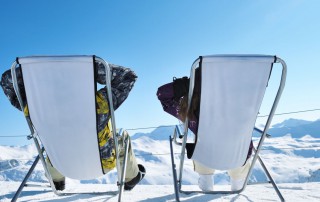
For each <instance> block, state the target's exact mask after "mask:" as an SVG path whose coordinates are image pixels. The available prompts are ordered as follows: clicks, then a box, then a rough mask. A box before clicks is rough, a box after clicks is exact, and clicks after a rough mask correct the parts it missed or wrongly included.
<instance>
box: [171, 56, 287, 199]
mask: <svg viewBox="0 0 320 202" xmlns="http://www.w3.org/2000/svg"><path fill="white" fill-rule="evenodd" d="M230 56H232V55H230ZM235 56H237V55H235ZM206 57H210V56H206ZM199 62H200V58H198V59H196V60H195V61H194V62H193V64H192V66H191V73H190V85H189V94H188V109H189V107H190V102H191V97H192V94H193V88H194V74H195V69H196V68H197V67H198V64H199ZM274 63H281V65H282V73H281V80H280V83H279V87H278V91H277V94H276V96H275V99H274V102H273V104H272V107H271V111H270V113H269V116H268V119H267V121H266V125H265V127H264V129H263V130H260V129H257V128H254V130H256V131H258V132H260V133H261V137H260V141H259V144H258V146H257V149H256V148H254V151H255V155H254V157H253V159H252V163H251V166H250V168H249V171H248V174H247V176H246V178H245V183H244V185H243V187H242V188H241V189H240V190H237V191H209V192H205V191H183V190H182V189H181V186H182V173H183V164H184V158H185V147H186V142H187V134H188V118H186V120H185V123H184V132H183V139H182V143H178V142H177V140H176V137H177V135H176V133H177V132H178V133H180V130H179V128H178V126H176V129H175V131H174V136H173V138H171V137H170V144H172V141H174V142H175V144H177V145H180V146H182V148H181V156H180V166H179V176H178V177H177V176H176V174H175V172H176V170H175V169H176V168H175V164H174V158H173V149H171V155H172V157H171V160H172V166H173V177H174V180H175V181H176V182H174V186H175V192H176V193H175V194H176V198H177V201H179V192H180V193H185V194H190V193H205V194H239V193H241V192H242V191H244V190H245V188H246V186H247V183H248V181H249V176H250V175H251V172H252V169H253V166H254V165H255V163H256V161H257V160H259V162H260V164H261V165H262V167H263V169H264V171H265V173H266V175H267V176H268V178H269V180H270V182H271V183H272V185H273V187H274V189H275V191H276V193H277V195H278V196H279V198H280V200H281V201H285V199H284V197H283V196H282V194H281V192H280V190H279V188H278V187H277V185H276V183H275V181H274V180H273V178H272V177H271V175H270V173H269V172H268V170H267V168H266V166H265V165H264V163H263V161H262V159H261V158H260V156H259V152H260V150H261V146H262V143H263V141H264V139H265V138H266V137H269V136H270V135H269V134H267V130H268V129H269V127H270V124H271V121H272V118H273V116H274V113H275V110H276V108H277V105H278V103H279V100H280V97H281V94H282V91H283V89H284V86H285V82H286V76H287V65H286V63H285V62H284V61H283V60H282V59H281V58H279V57H276V56H275V62H274ZM179 136H180V134H179ZM176 186H178V189H177V188H176Z"/></svg>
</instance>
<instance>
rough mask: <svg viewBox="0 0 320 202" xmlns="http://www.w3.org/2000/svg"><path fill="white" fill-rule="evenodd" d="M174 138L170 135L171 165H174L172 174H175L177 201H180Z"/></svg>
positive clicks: (174, 182)
mask: <svg viewBox="0 0 320 202" xmlns="http://www.w3.org/2000/svg"><path fill="white" fill-rule="evenodd" d="M172 140H173V138H172V137H171V136H169V141H170V153H171V167H172V174H173V185H174V193H175V197H176V201H178V202H179V201H180V198H179V188H178V180H177V171H176V164H175V163H174V157H173V146H172Z"/></svg>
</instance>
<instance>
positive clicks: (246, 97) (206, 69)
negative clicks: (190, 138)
mask: <svg viewBox="0 0 320 202" xmlns="http://www.w3.org/2000/svg"><path fill="white" fill-rule="evenodd" d="M274 61H275V57H273V56H270V57H269V56H264V57H254V56H250V57H243V56H242V57H237V56H232V57H223V56H215V57H212V56H208V57H203V58H202V66H201V68H202V69H201V71H202V74H201V75H202V82H201V101H200V102H201V104H200V117H199V128H198V137H197V138H198V139H197V144H196V147H195V151H194V153H193V156H192V159H194V160H197V161H198V162H200V163H202V164H203V165H205V166H208V167H210V168H214V169H219V170H227V169H232V168H237V167H240V166H242V165H243V164H244V163H245V160H246V157H247V154H248V148H249V145H250V141H251V137H252V131H253V129H254V125H255V121H256V117H257V115H258V112H259V108H260V105H261V102H262V99H263V96H264V93H265V89H266V87H267V83H268V79H269V76H270V72H271V68H272V64H273V62H274Z"/></svg>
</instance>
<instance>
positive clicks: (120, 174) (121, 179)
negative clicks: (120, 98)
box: [11, 56, 128, 201]
mask: <svg viewBox="0 0 320 202" xmlns="http://www.w3.org/2000/svg"><path fill="white" fill-rule="evenodd" d="M34 57H37V56H34ZM94 58H95V61H94V62H96V61H97V62H101V63H102V64H103V65H104V67H105V72H106V84H105V85H106V87H107V89H108V90H107V94H108V101H109V111H110V114H111V125H112V133H113V138H114V142H115V153H116V159H117V161H116V167H117V173H118V183H117V185H118V191H106V192H76V193H65V192H60V191H57V190H56V188H55V186H54V183H53V179H52V177H51V175H50V172H49V170H48V167H47V165H46V162H45V158H44V156H43V149H42V148H41V146H40V145H41V144H40V142H41V141H40V138H39V136H38V135H37V132H36V130H35V129H34V127H33V124H32V122H31V120H30V118H28V117H25V118H26V121H27V123H28V126H29V129H30V131H31V138H32V139H33V140H34V143H35V145H36V148H37V150H38V154H39V155H38V156H37V157H36V159H35V161H34V163H33V165H32V166H31V168H30V169H29V171H28V173H27V175H26V176H25V178H24V180H23V181H22V183H21V185H20V187H19V189H18V190H17V192H16V193H15V195H14V197H13V199H12V200H11V201H16V200H17V199H18V197H19V195H20V193H21V192H22V189H23V187H25V186H28V185H27V184H26V182H27V180H28V178H29V177H30V175H31V173H32V172H33V170H34V167H35V166H36V165H37V163H38V161H39V160H41V163H42V165H43V167H44V170H45V173H46V176H47V178H48V181H49V183H50V187H51V189H52V191H53V192H54V193H55V194H56V195H58V196H66V195H73V194H109V195H117V194H119V197H118V201H121V194H122V191H123V185H124V174H125V171H126V159H127V153H128V142H127V140H126V143H125V155H124V158H125V163H124V164H123V169H122V172H120V170H121V167H120V163H119V161H118V159H119V151H118V148H119V143H118V137H119V136H120V135H118V134H117V132H116V124H115V115H114V108H113V100H112V93H111V74H110V71H111V69H110V66H109V64H108V63H107V62H106V61H104V60H103V59H102V58H100V57H97V56H94ZM16 67H17V62H16V61H14V62H13V64H12V66H11V75H12V82H13V87H14V91H15V93H16V95H17V98H18V101H19V104H20V107H21V110H22V112H23V109H24V107H25V106H24V105H23V102H22V97H21V94H20V91H19V87H18V81H17V76H16ZM21 71H22V69H21ZM120 132H121V133H120V134H122V130H121V131H120ZM119 182H120V183H119Z"/></svg>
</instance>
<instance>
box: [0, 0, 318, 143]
mask: <svg viewBox="0 0 320 202" xmlns="http://www.w3.org/2000/svg"><path fill="white" fill-rule="evenodd" d="M319 9H320V1H317V0H308V1H305V0H291V1H284V0H268V1H266V0H265V1H262V0H259V1H256V0H243V1H231V0H229V1H218V0H211V1H204V0H201V1H200V0H199V1H195V0H194V1H191V0H185V1H182V0H176V1H170V0H162V1H156V0H130V1H129V0H128V1H111V0H110V1H102V0H90V1H89V0H86V1H84V0H54V1H50V0H28V1H24V0H2V1H1V6H0V26H1V31H0V73H1V74H2V73H3V72H4V71H5V70H6V69H8V68H9V67H10V65H11V64H12V62H13V61H14V59H15V57H17V56H28V55H65V54H72V55H74V54H81V55H82V54H95V55H98V56H100V57H102V58H104V59H105V60H107V61H108V62H110V63H114V64H119V65H123V66H127V67H130V68H132V69H133V70H134V71H135V72H136V73H137V75H138V77H139V78H138V81H137V82H136V84H135V87H134V89H133V90H132V92H131V93H130V95H129V98H128V99H127V100H126V101H125V102H124V104H123V105H122V106H121V107H120V108H119V109H118V110H117V111H116V118H117V126H118V127H123V128H127V129H133V128H144V127H150V126H160V125H172V124H176V123H178V122H177V121H176V119H174V118H172V117H170V116H169V115H167V114H165V113H164V112H163V111H162V108H161V105H160V103H159V102H158V100H157V98H156V95H155V94H156V91H157V88H158V87H159V86H160V85H162V84H164V83H167V82H170V81H172V77H173V76H176V77H181V76H185V75H189V70H190V67H191V64H192V62H193V61H194V60H195V59H196V58H197V57H198V56H199V55H210V54H253V53H254V54H270V55H274V54H276V55H277V56H279V57H281V58H282V59H283V60H285V61H286V63H287V65H288V77H287V83H286V87H285V90H284V93H283V96H282V99H281V101H280V103H279V106H278V109H277V112H278V113H282V112H292V111H299V110H307V109H319V108H320V104H319V103H320V96H319V93H318V92H317V91H318V89H319V87H320V81H319V75H320V68H319V61H318V58H319V56H320V55H319V54H320V40H319V36H320V24H319V22H318V21H319V19H320V13H319ZM274 73H277V71H276V70H275V72H274ZM276 78H277V77H276ZM270 82H273V81H270ZM275 83H276V79H275ZM273 86H275V85H273V84H271V85H270V87H271V89H272V87H273ZM266 100H267V101H268V100H269V95H268V94H267V95H266ZM268 111H269V108H267V107H264V106H263V107H262V109H261V114H262V115H263V114H266V113H268ZM289 117H293V118H303V119H306V120H315V119H318V118H319V117H320V112H319V111H316V112H310V113H302V114H293V115H290V116H277V117H275V118H274V122H278V121H281V120H283V119H286V118H289ZM0 120H1V121H0V136H20V135H27V134H28V133H29V129H28V127H27V124H26V123H25V120H24V117H23V115H22V113H20V112H19V111H18V110H16V109H15V108H13V107H12V106H11V105H10V103H9V101H8V100H7V98H6V97H5V95H4V94H3V93H2V91H0ZM135 132H136V131H131V132H130V133H131V134H132V133H135ZM168 135H169V134H168ZM28 143H30V142H28V141H27V140H26V138H24V137H12V138H4V137H0V145H14V144H18V145H23V144H28Z"/></svg>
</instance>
